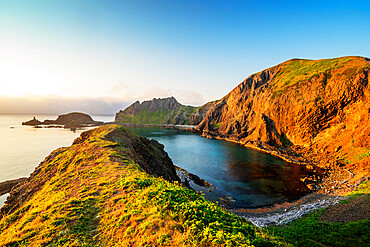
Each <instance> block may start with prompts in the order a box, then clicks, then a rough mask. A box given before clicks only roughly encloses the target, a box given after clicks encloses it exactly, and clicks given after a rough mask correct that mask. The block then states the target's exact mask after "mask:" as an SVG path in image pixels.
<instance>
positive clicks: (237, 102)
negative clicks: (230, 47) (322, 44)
mask: <svg viewBox="0 0 370 247" xmlns="http://www.w3.org/2000/svg"><path fill="white" fill-rule="evenodd" d="M369 71H370V61H369V59H367V58H363V57H342V58H335V59H324V60H303V59H293V60H289V61H286V62H284V63H282V64H279V65H277V66H275V67H272V68H269V69H266V70H264V71H262V72H259V73H257V74H254V75H251V76H250V77H248V78H247V79H246V80H244V81H243V82H242V83H240V84H239V85H238V86H237V87H236V88H235V89H234V90H232V91H231V92H230V93H229V94H228V95H226V96H225V97H224V98H222V99H221V100H219V101H218V102H216V103H215V104H214V105H213V106H212V107H211V109H210V110H209V111H208V112H207V113H206V116H205V118H204V120H203V121H202V122H201V123H200V124H199V125H198V127H197V129H198V130H199V131H200V132H201V133H202V134H203V135H205V136H209V137H217V138H223V139H228V140H231V141H237V142H240V143H242V144H244V145H247V146H253V147H260V148H262V149H265V150H275V151H276V152H278V153H281V154H282V155H284V154H286V155H287V156H289V157H294V155H296V156H297V157H295V159H300V160H303V159H305V158H307V159H309V160H315V161H316V162H317V163H319V164H320V165H322V166H330V165H332V166H335V165H337V164H338V163H340V164H341V165H342V166H343V165H344V166H347V168H348V169H349V168H351V169H356V170H357V172H359V173H361V175H359V176H360V177H364V176H367V175H368V172H367V171H368V167H369V156H370V118H369V116H370V86H369ZM292 152H293V153H294V154H293V153H292ZM305 153H310V155H305ZM313 154H315V155H313ZM302 155H303V158H299V156H302ZM309 156H311V157H309ZM317 157H320V158H319V159H318V158H317ZM349 173H351V172H349ZM349 173H345V172H344V174H346V176H347V177H348V174H349ZM355 175H356V174H355ZM355 175H354V176H355Z"/></svg>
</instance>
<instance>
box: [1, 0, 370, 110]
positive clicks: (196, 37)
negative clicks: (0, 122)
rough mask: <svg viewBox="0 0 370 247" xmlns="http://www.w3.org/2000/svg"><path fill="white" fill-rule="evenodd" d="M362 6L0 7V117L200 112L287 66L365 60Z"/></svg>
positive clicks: (366, 10)
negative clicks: (160, 108) (153, 104)
mask: <svg viewBox="0 0 370 247" xmlns="http://www.w3.org/2000/svg"><path fill="white" fill-rule="evenodd" d="M369 27H370V1H355V0H354V1H340V0H339V1H338V0H337V1H325V0H321V1H197V0H186V1H176V0H173V1H170V0H168V1H154V0H153V1H152V0H148V1H140V0H137V1H109V0H107V1H98V0H96V1H94V0H84V1H81V0H73V1H72V0H64V1H58V0H53V1H47V0H43V1H41V0H40V1H37V0H34V1H26V0H24V1H20V0H11V1H10V0H9V1H5V0H0V113H9V112H15V113H27V112H32V113H36V112H44V113H64V112H66V111H70V110H77V111H78V110H81V111H85V112H88V113H91V114H97V113H114V112H116V111H117V110H119V109H122V108H124V107H126V106H127V105H128V104H130V103H132V102H133V101H136V100H140V101H142V100H147V99H152V98H153V97H156V98H158V97H167V96H175V97H176V98H177V99H178V101H179V102H180V103H183V104H192V105H201V104H204V103H206V102H207V101H210V100H215V99H219V98H221V97H223V96H224V95H226V94H227V93H228V92H229V91H230V90H232V89H233V88H234V87H235V86H237V85H238V84H239V83H240V82H241V81H242V80H244V79H245V78H246V77H248V76H249V75H250V74H252V73H255V72H258V71H261V70H263V69H265V68H268V67H271V66H274V65H276V64H279V63H281V62H283V61H285V60H288V59H291V58H308V59H320V58H331V57H339V56H348V55H359V56H365V57H369V56H370V46H369V40H370V31H369Z"/></svg>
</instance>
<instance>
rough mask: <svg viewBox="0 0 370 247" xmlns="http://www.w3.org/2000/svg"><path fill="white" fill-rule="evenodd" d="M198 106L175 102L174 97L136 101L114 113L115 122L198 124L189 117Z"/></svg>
mask: <svg viewBox="0 0 370 247" xmlns="http://www.w3.org/2000/svg"><path fill="white" fill-rule="evenodd" d="M197 109H198V107H193V106H185V105H182V104H180V103H179V102H177V100H176V99H175V98H174V97H170V98H164V99H156V98H154V99H153V100H148V101H144V102H142V103H140V102H139V101H136V102H135V103H133V104H132V105H130V106H129V107H127V108H126V109H124V110H122V111H119V112H118V113H117V114H116V118H115V122H117V123H133V124H180V125H183V124H195V125H196V124H198V123H200V121H199V120H198V121H194V120H193V121H191V123H189V121H188V120H189V117H190V116H191V115H192V114H193V112H194V111H196V110H197Z"/></svg>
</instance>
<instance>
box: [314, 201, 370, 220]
mask: <svg viewBox="0 0 370 247" xmlns="http://www.w3.org/2000/svg"><path fill="white" fill-rule="evenodd" d="M369 199H370V196H369V195H361V196H358V197H356V198H353V199H351V200H349V201H347V202H345V203H341V204H336V205H333V206H331V207H329V208H328V209H327V210H325V211H324V213H323V214H322V215H321V217H320V220H322V221H326V222H348V221H355V220H363V219H369V218H370V204H369Z"/></svg>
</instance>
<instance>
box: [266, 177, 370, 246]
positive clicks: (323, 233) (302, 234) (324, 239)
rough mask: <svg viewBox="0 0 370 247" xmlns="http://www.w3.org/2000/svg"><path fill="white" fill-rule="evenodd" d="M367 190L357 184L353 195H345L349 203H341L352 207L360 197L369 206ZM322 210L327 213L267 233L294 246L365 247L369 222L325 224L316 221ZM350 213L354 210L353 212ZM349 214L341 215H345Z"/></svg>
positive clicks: (367, 187) (275, 228)
mask: <svg viewBox="0 0 370 247" xmlns="http://www.w3.org/2000/svg"><path fill="white" fill-rule="evenodd" d="M369 187H370V183H369V182H368V181H367V182H365V183H363V184H361V185H360V186H359V188H358V189H357V190H356V191H354V192H352V193H350V194H349V195H350V197H349V199H347V200H344V201H342V202H341V203H342V204H348V203H352V202H353V200H354V199H355V198H356V197H357V196H359V195H362V196H363V198H362V200H364V203H367V204H368V203H370V195H369ZM325 210H328V209H323V210H319V211H316V212H313V213H311V214H309V215H307V216H305V217H303V218H301V219H298V220H295V221H293V222H291V223H290V224H288V225H285V226H279V227H274V226H271V227H269V228H268V230H267V231H268V232H269V233H273V234H274V235H275V236H277V237H280V238H281V239H282V240H284V241H286V242H288V243H291V244H293V245H294V246H343V247H347V246H348V247H350V246H353V247H360V246H369V243H370V219H362V220H355V221H348V222H338V223H337V222H325V221H323V220H320V216H321V215H322V214H323V213H324V212H325ZM353 210H358V209H356V208H353ZM339 213H340V212H338V214H339ZM349 213H350V212H345V214H349Z"/></svg>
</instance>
